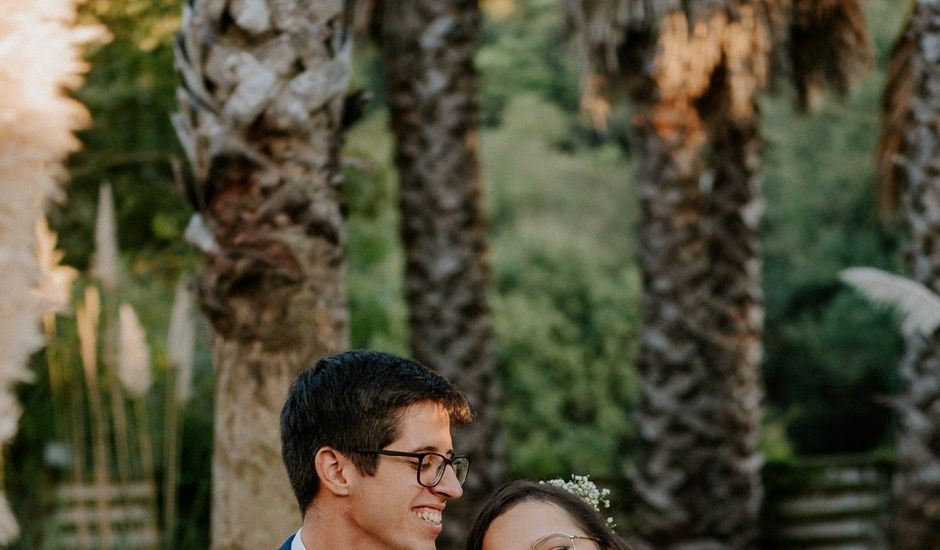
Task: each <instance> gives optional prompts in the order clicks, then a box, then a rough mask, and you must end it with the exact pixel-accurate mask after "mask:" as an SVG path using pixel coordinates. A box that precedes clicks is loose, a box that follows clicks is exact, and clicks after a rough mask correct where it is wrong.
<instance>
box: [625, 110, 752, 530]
mask: <svg viewBox="0 0 940 550" xmlns="http://www.w3.org/2000/svg"><path fill="white" fill-rule="evenodd" d="M649 112H650V115H649V119H647V120H646V121H645V122H644V123H643V125H642V127H641V134H642V136H643V137H642V147H643V149H642V151H643V154H642V155H641V157H640V158H641V161H640V166H639V174H638V179H637V185H638V188H639V191H640V201H641V209H642V213H643V218H642V221H641V226H640V239H641V266H642V270H643V279H644V288H645V293H644V302H643V305H644V333H643V342H642V347H641V352H640V358H639V361H638V363H637V368H638V371H639V373H640V376H641V379H642V380H643V382H644V383H643V386H642V399H641V403H640V407H639V410H638V413H637V421H638V425H639V433H640V439H641V442H642V444H641V446H640V452H639V455H638V456H637V459H636V462H635V466H634V467H633V469H632V470H631V479H632V480H633V482H634V489H635V491H636V494H637V496H638V499H637V505H636V508H635V510H634V517H635V518H636V526H637V527H636V529H637V532H638V533H639V534H640V535H641V536H642V537H643V538H644V539H645V540H646V541H648V542H649V543H650V544H651V545H652V546H653V547H655V548H683V547H690V548H691V547H697V546H696V545H705V546H703V547H708V548H744V547H747V546H748V545H749V544H750V543H751V541H752V540H753V539H754V537H755V536H756V534H757V522H758V513H759V507H760V499H761V497H762V489H761V484H760V466H761V463H762V461H761V456H760V453H759V450H758V443H759V441H758V429H759V424H760V400H761V395H762V392H761V389H760V383H759V376H758V372H759V366H760V358H761V345H760V338H761V330H762V320H763V312H762V309H761V304H760V261H759V257H760V256H759V239H758V226H759V220H760V211H761V207H760V202H759V198H758V197H759V183H760V178H759V176H758V170H759V168H760V147H761V140H760V138H759V137H758V135H757V131H756V125H755V124H753V123H752V124H740V125H737V124H736V125H728V126H719V127H716V128H709V127H708V125H707V124H706V123H705V121H703V120H702V118H701V114H700V113H699V112H698V111H697V110H696V109H695V108H694V107H692V106H691V105H690V104H688V103H682V102H675V103H670V104H658V105H656V106H653V107H651V109H650V110H649ZM706 140H708V141H711V142H712V143H713V147H714V150H713V151H712V154H711V161H710V162H708V163H706V162H705V160H704V155H703V153H704V151H703V148H704V147H705V143H706Z"/></svg>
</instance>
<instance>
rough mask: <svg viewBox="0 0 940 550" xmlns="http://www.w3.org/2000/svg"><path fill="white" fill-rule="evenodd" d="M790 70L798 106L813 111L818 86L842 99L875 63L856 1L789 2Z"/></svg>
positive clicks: (818, 94)
mask: <svg viewBox="0 0 940 550" xmlns="http://www.w3.org/2000/svg"><path fill="white" fill-rule="evenodd" d="M792 9H793V13H792V16H791V20H790V32H789V37H788V40H789V54H790V70H791V71H792V74H791V77H792V78H793V82H794V85H795V86H796V90H797V96H798V98H799V107H800V108H801V109H802V110H803V111H808V110H810V109H811V108H812V107H814V105H815V103H816V101H817V98H818V97H819V96H820V95H821V93H822V90H823V88H830V89H832V90H833V91H834V92H835V93H836V94H837V95H839V96H840V97H843V98H844V97H846V96H847V95H848V93H849V90H850V89H851V87H852V85H853V84H854V83H855V82H856V81H857V79H858V78H859V77H860V76H862V75H863V74H865V73H866V72H868V71H869V70H870V69H871V68H872V66H873V64H874V47H873V45H872V40H871V35H870V34H869V32H868V27H867V25H866V24H865V15H864V13H863V12H862V6H861V2H860V0H794V1H793V6H792Z"/></svg>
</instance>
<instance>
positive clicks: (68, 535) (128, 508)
mask: <svg viewBox="0 0 940 550" xmlns="http://www.w3.org/2000/svg"><path fill="white" fill-rule="evenodd" d="M46 535H47V536H46V537H45V538H46V544H45V545H44V547H45V548H47V549H48V550H53V549H55V550H59V549H62V550H65V549H71V548H81V549H99V548H111V549H128V550H129V549H138V548H157V545H158V543H159V536H158V534H157V527H156V494H155V491H154V487H153V484H151V483H149V482H136V483H127V484H121V485H116V484H109V485H102V486H99V485H95V484H92V483H73V484H68V485H63V486H60V487H59V488H58V489H56V492H55V511H54V513H53V515H52V520H51V525H50V527H49V529H48V531H47V533H46Z"/></svg>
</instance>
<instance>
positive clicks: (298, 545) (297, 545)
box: [290, 527, 307, 550]
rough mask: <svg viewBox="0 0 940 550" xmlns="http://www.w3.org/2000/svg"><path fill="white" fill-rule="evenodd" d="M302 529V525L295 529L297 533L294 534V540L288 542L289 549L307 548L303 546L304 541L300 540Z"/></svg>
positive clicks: (301, 549)
mask: <svg viewBox="0 0 940 550" xmlns="http://www.w3.org/2000/svg"><path fill="white" fill-rule="evenodd" d="M303 530H304V528H303V527H301V528H300V529H298V530H297V534H296V535H294V540H292V541H291V543H290V550H307V547H306V546H304V541H302V540H300V535H302V534H303Z"/></svg>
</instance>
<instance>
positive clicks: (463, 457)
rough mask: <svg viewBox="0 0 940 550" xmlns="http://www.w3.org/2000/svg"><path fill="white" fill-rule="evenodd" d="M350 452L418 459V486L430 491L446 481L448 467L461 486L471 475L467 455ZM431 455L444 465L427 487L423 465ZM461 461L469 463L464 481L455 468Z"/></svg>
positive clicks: (379, 451)
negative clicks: (424, 480) (437, 457)
mask: <svg viewBox="0 0 940 550" xmlns="http://www.w3.org/2000/svg"><path fill="white" fill-rule="evenodd" d="M349 452H351V453H363V454H373V455H382V456H401V457H406V458H417V459H418V467H417V471H416V477H417V479H418V485H420V486H422V487H427V488H428V489H430V488H432V487H437V486H438V485H440V483H441V481H443V479H444V473H445V472H446V470H447V467H448V466H450V468H451V469H452V470H453V471H454V476H455V477H456V478H457V483H459V484H460V485H461V486H463V484H464V482H466V481H467V475H469V474H470V457H469V456H467V455H454V456H453V458H447V457H446V456H445V455H442V454H441V453H435V452H426V453H406V452H405V451H390V450H386V449H351V450H350V451H349ZM430 455H437V456H439V457H441V460H443V461H444V462H443V463H442V464H443V465H442V466H441V467H440V468H438V472H437V473H436V474H435V479H434V483H432V484H430V485H426V484H424V483H421V464H422V463H423V462H424V459H425V458H426V457H428V456H430ZM459 460H464V461H466V463H467V475H464V476H463V479H462V480H461V479H460V476H459V475H457V468H455V467H454V462H456V461H459Z"/></svg>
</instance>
